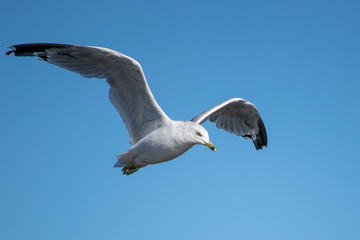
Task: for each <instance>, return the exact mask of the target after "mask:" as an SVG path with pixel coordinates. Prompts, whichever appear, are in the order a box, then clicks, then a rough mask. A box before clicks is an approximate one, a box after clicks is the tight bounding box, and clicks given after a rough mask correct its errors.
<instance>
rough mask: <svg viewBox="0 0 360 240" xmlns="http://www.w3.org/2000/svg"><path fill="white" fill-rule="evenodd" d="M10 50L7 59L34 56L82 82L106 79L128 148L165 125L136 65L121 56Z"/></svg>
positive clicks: (62, 48) (24, 47)
mask: <svg viewBox="0 0 360 240" xmlns="http://www.w3.org/2000/svg"><path fill="white" fill-rule="evenodd" d="M10 48H12V50H11V51H8V52H7V53H6V54H7V55H9V54H13V55H15V56H37V57H39V59H41V60H45V61H47V62H49V63H52V64H54V65H57V66H59V67H61V68H65V69H67V70H70V71H72V72H76V73H79V74H81V75H82V76H83V77H86V78H106V80H107V82H108V83H109V85H110V86H111V88H110V92H109V97H110V101H111V103H112V104H113V105H114V107H115V108H116V110H117V111H118V112H119V114H120V116H121V117H122V119H123V120H124V122H125V125H126V128H127V130H128V131H129V135H130V143H131V144H135V143H136V142H137V141H139V140H140V139H141V138H143V137H144V136H146V135H147V134H149V133H150V132H152V131H153V130H155V129H156V128H158V127H159V126H161V125H162V124H164V122H166V121H169V118H168V117H167V116H166V114H165V113H164V112H163V111H162V110H161V108H160V107H159V105H158V104H157V102H156V101H155V99H154V97H153V95H152V93H151V91H150V88H149V86H148V84H147V82H146V79H145V76H144V73H143V71H142V68H141V66H140V64H139V63H138V62H137V61H135V60H134V59H132V58H130V57H128V56H126V55H124V54H121V53H119V52H116V51H113V50H110V49H107V48H100V47H89V46H77V45H68V44H52V43H30V44H19V45H14V46H11V47H10Z"/></svg>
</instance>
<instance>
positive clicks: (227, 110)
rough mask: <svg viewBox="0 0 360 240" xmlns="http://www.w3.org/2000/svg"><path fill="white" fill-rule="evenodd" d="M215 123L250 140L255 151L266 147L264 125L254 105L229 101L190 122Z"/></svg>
mask: <svg viewBox="0 0 360 240" xmlns="http://www.w3.org/2000/svg"><path fill="white" fill-rule="evenodd" d="M208 119H209V120H210V121H211V122H215V123H216V127H218V128H222V129H224V130H225V131H228V132H230V133H234V134H236V135H238V136H242V137H245V138H251V139H252V140H253V142H254V145H255V148H256V150H258V149H261V148H263V147H264V146H267V135H266V130H265V126H264V123H263V121H262V119H261V117H260V114H259V112H258V110H257V109H256V107H255V105H254V104H252V103H250V102H248V101H246V100H244V99H242V98H232V99H229V100H227V101H225V102H223V103H221V104H219V105H216V106H215V107H212V108H210V109H209V110H207V111H205V112H203V113H201V114H199V115H197V116H196V117H194V118H193V119H192V120H191V121H193V122H196V123H198V124H202V123H204V122H205V121H206V120H208Z"/></svg>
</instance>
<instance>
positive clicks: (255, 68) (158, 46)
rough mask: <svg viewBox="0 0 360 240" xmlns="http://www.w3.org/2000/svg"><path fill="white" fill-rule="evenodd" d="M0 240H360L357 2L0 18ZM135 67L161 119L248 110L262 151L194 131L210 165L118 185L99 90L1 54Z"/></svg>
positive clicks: (98, 85) (29, 11) (80, 6)
mask: <svg viewBox="0 0 360 240" xmlns="http://www.w3.org/2000/svg"><path fill="white" fill-rule="evenodd" d="M0 5H1V7H2V9H3V11H2V14H1V15H0V26H1V30H2V31H1V32H2V33H3V34H2V37H1V46H2V49H3V53H4V54H2V55H0V63H1V66H2V71H1V88H0V108H1V109H2V113H1V118H0V123H1V124H0V126H1V127H0V132H1V136H2V137H1V138H0V152H1V161H0V164H1V165H0V166H1V167H0V171H1V174H0V187H1V188H0V189H1V195H0V206H1V208H0V213H1V214H0V239H7V240H12V239H14V240H18V239H37V240H42V239H44V240H45V239H52V240H57V239H59V240H60V239H61V240H63V239H87V240H92V239H94V240H95V239H107V240H112V239H127V240H133V239H134V240H135V239H172V240H177V239H179V240H180V239H207V240H212V239H251V240H261V239H267V240H272V239H274V240H288V239H291V240H304V239H306V240H312V239H313V240H319V239H326V240H335V239H347V240H357V239H360V204H359V203H360V154H359V151H358V149H357V148H358V147H359V143H360V141H359V138H358V136H359V135H360V128H359V126H358V123H359V122H360V111H359V106H358V104H359V102H360V97H359V90H360V81H359V80H360V79H359V78H360V66H359V65H360V32H359V29H360V2H359V1H350V0H349V1H321V0H315V1H314V0H312V1H309V0H305V1H285V0H279V1H222V2H221V3H220V2H219V1H183V2H179V1H177V2H173V1H131V2H130V1H101V2H98V1H69V0H64V1H61V3H60V2H49V1H24V0H22V1H20V2H19V3H17V6H15V5H14V3H13V1H9V0H3V1H1V3H0ZM31 42H54V43H68V44H79V45H92V46H101V47H107V48H111V49H114V50H117V51H119V52H122V53H124V54H126V55H128V56H131V57H133V58H134V59H136V60H137V61H138V62H140V64H141V65H142V67H143V70H144V73H145V76H146V78H147V80H148V83H149V86H150V88H151V90H152V92H153V94H154V96H155V98H156V100H157V102H158V103H159V105H160V106H161V107H162V109H163V110H164V111H165V113H167V114H168V116H169V117H170V118H172V119H175V120H190V119H191V118H193V117H194V116H195V115H197V114H198V113H200V112H202V111H204V110H206V109H208V108H209V107H211V106H214V105H216V104H218V103H220V102H222V101H224V100H226V99H229V98H232V97H241V98H244V99H246V100H248V101H250V102H252V103H254V104H255V105H256V106H257V108H258V110H259V112H260V114H261V116H262V119H263V121H264V123H265V126H266V129H267V133H268V143H269V144H268V147H267V148H265V149H264V150H261V151H256V150H255V148H254V146H253V144H252V142H251V141H250V140H245V139H243V138H240V137H237V136H235V135H232V134H229V133H227V132H225V131H223V130H219V129H217V128H216V127H215V126H214V124H213V123H210V122H207V123H205V124H204V127H205V128H206V129H207V130H208V132H209V135H210V140H211V141H212V142H213V143H214V144H215V146H216V147H217V152H216V153H214V152H212V151H210V150H209V149H208V148H207V147H204V146H195V147H193V148H192V149H191V150H190V151H188V152H187V153H185V154H184V155H182V156H180V157H179V158H177V159H175V160H173V161H170V162H166V163H162V164H158V165H153V166H148V167H146V168H143V169H140V170H139V171H138V172H136V173H135V174H133V175H131V176H123V175H122V174H121V171H120V169H114V168H113V167H112V166H113V164H114V162H115V161H116V155H117V154H119V153H122V152H124V151H126V150H127V149H128V148H129V146H130V145H129V138H128V133H127V131H126V128H125V126H124V124H123V123H122V120H121V119H120V117H119V115H118V114H117V112H116V111H115V109H114V108H113V106H112V105H111V103H110V102H109V100H108V89H109V87H108V86H107V84H106V82H105V80H99V79H85V78H83V77H81V76H79V75H77V74H74V73H71V72H68V71H66V70H64V69H60V68H58V67H56V66H52V65H51V64H48V63H45V62H40V61H37V60H36V59H35V58H15V57H13V56H5V51H6V48H5V47H6V46H10V45H14V44H19V43H31Z"/></svg>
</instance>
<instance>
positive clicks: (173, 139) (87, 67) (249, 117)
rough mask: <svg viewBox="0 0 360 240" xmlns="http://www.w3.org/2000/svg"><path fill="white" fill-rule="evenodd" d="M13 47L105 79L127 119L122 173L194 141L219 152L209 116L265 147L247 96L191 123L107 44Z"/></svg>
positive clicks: (134, 64)
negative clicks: (178, 117)
mask: <svg viewBox="0 0 360 240" xmlns="http://www.w3.org/2000/svg"><path fill="white" fill-rule="evenodd" d="M11 48H12V49H13V50H11V51H9V52H7V54H8V55H9V54H13V55H16V56H37V57H39V59H41V60H45V61H47V62H49V63H52V64H54V65H57V66H59V67H62V68H65V69H68V70H70V71H73V72H76V73H79V74H81V75H82V76H84V77H87V78H91V77H95V78H106V79H107V82H108V83H109V85H110V91H109V98H110V101H111V103H112V104H113V105H114V107H115V108H116V109H117V111H118V112H119V114H120V116H121V117H122V119H123V120H124V122H125V125H126V127H127V130H128V131H129V136H130V144H131V145H132V146H131V147H130V149H129V150H128V151H127V152H125V153H122V154H119V155H118V161H117V162H116V163H115V165H114V167H123V173H124V174H127V175H129V174H132V173H134V172H135V171H137V170H138V169H139V168H141V167H144V166H147V165H149V164H156V163H161V162H165V161H169V160H171V159H174V158H176V157H178V156H180V155H181V154H183V153H184V152H186V151H187V150H189V149H190V148H191V147H192V146H194V145H196V144H202V145H206V146H207V147H209V148H211V149H212V150H213V151H216V149H215V147H214V145H213V144H212V143H211V142H210V141H209V135H208V132H207V131H206V130H205V129H204V128H203V127H202V126H201V125H200V124H202V123H203V122H205V121H206V120H208V119H209V120H210V121H212V122H215V123H216V126H217V127H218V128H223V129H224V130H226V131H228V132H231V133H234V134H236V135H239V136H243V137H245V138H251V139H252V140H253V142H254V145H255V147H256V149H261V148H262V147H264V146H266V145H267V136H266V130H265V126H264V124H263V122H262V120H261V118H260V115H259V112H258V111H257V109H256V107H255V106H254V105H253V104H251V103H249V102H247V101H245V100H244V99H241V98H233V99H229V100H227V101H225V102H223V103H221V104H219V105H217V106H215V107H212V108H210V109H209V110H207V111H205V112H203V113H201V114H199V115H197V116H196V117H194V118H193V119H192V120H191V121H174V120H171V119H170V118H169V117H168V116H167V115H166V114H165V113H164V112H163V111H162V110H161V108H160V107H159V105H158V104H157V102H156V101H155V99H154V97H153V95H152V93H151V91H150V88H149V86H148V84H147V82H146V79H145V76H144V73H143V71H142V68H141V66H140V64H139V63H138V62H137V61H135V60H134V59H132V58H130V57H128V56H126V55H124V54H121V53H119V52H116V51H113V50H110V49H106V48H99V47H88V46H77V45H67V44H51V43H45V44H44V43H35V44H20V45H14V46H12V47H11Z"/></svg>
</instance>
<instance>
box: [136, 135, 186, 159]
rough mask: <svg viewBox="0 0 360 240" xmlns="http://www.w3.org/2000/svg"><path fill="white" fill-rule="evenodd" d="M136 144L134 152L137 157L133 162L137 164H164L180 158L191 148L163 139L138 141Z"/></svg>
mask: <svg viewBox="0 0 360 240" xmlns="http://www.w3.org/2000/svg"><path fill="white" fill-rule="evenodd" d="M144 140H147V139H144ZM138 144H139V145H138ZM138 144H136V145H138V146H136V148H137V149H136V150H137V151H138V154H139V155H138V157H137V158H136V159H135V160H134V161H135V163H137V164H156V163H162V162H166V161H169V160H172V159H174V158H176V157H178V156H180V155H181V154H183V153H185V152H186V151H187V150H189V149H190V148H191V146H185V145H182V144H178V143H177V142H174V141H171V140H164V139H160V140H159V139H156V140H154V139H148V140H147V141H140V142H138ZM134 147H135V146H134Z"/></svg>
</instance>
